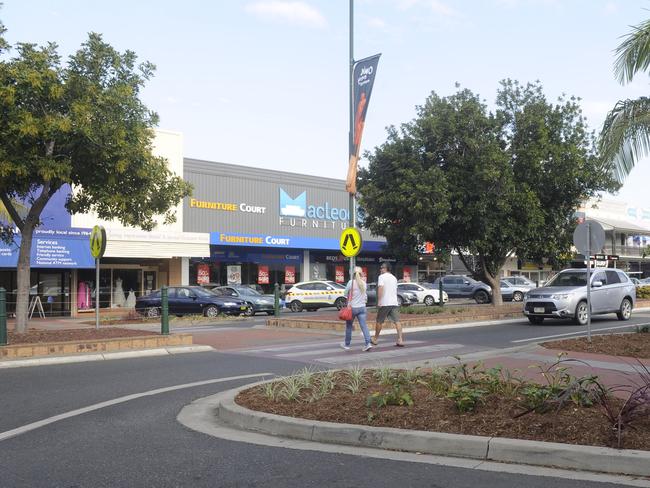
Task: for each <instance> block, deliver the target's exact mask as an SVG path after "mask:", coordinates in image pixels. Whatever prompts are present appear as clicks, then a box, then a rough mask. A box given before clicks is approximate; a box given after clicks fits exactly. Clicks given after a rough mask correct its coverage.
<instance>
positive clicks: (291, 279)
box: [284, 266, 296, 285]
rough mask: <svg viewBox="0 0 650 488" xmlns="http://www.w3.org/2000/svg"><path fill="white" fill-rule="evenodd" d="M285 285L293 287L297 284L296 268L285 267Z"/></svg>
mask: <svg viewBox="0 0 650 488" xmlns="http://www.w3.org/2000/svg"><path fill="white" fill-rule="evenodd" d="M284 283H285V284H286V285H293V284H295V283H296V267H295V266H285V267H284Z"/></svg>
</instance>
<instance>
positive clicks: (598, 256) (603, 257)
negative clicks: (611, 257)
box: [595, 254, 607, 261]
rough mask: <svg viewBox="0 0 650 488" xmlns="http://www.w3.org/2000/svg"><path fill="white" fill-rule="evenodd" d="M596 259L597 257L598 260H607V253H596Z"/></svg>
mask: <svg viewBox="0 0 650 488" xmlns="http://www.w3.org/2000/svg"><path fill="white" fill-rule="evenodd" d="M595 259H596V261H606V260H607V255H605V254H596V256H595Z"/></svg>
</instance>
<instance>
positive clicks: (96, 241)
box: [90, 225, 106, 259]
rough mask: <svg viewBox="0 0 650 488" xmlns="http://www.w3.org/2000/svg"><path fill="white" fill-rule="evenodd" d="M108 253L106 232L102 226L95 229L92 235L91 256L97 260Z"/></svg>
mask: <svg viewBox="0 0 650 488" xmlns="http://www.w3.org/2000/svg"><path fill="white" fill-rule="evenodd" d="M105 251H106V230H105V229H104V228H103V227H102V226H101V225H96V226H95V227H93V230H92V232H91V233H90V254H92V256H93V257H94V258H95V259H100V258H102V257H103V256H104V252H105Z"/></svg>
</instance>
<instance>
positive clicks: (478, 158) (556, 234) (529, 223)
mask: <svg viewBox="0 0 650 488" xmlns="http://www.w3.org/2000/svg"><path fill="white" fill-rule="evenodd" d="M367 156H368V159H369V165H368V167H367V168H364V169H362V170H361V171H360V173H359V191H360V194H361V197H360V204H361V206H362V207H363V209H364V211H365V213H366V218H365V225H366V226H367V227H368V228H370V230H372V231H373V232H375V233H377V234H380V235H384V236H386V238H387V241H388V245H389V247H390V248H391V249H392V250H393V251H395V252H398V253H399V254H400V255H402V256H409V255H410V256H411V257H413V256H414V255H415V253H416V249H417V245H418V243H422V242H424V241H432V242H435V243H436V248H441V247H443V248H449V249H453V250H454V251H455V252H456V253H458V255H459V257H460V258H461V260H463V262H464V263H465V265H466V267H467V268H468V269H469V270H470V271H471V272H472V274H473V275H474V277H476V278H478V279H481V280H483V281H485V282H487V283H488V284H490V285H491V286H492V288H493V292H494V298H495V303H500V302H501V297H500V292H499V276H500V271H501V268H502V267H503V265H504V264H505V262H506V260H507V258H508V257H509V256H512V255H514V254H516V255H517V256H519V257H521V258H527V259H531V260H534V261H536V262H540V263H541V262H542V261H549V260H550V261H552V262H555V261H557V260H558V259H560V256H562V255H563V254H565V253H567V251H569V249H570V245H571V233H572V232H573V228H574V226H575V222H574V219H573V214H574V212H575V210H576V209H577V207H578V206H579V205H580V203H581V202H582V201H583V200H584V199H586V198H589V197H591V196H594V195H595V194H596V193H597V192H599V191H602V190H613V189H615V188H616V187H617V185H616V182H615V181H614V180H613V179H612V177H611V173H610V172H609V170H608V168H607V167H604V166H603V165H602V164H601V162H600V159H599V158H598V157H597V154H596V151H595V146H594V137H593V134H591V133H589V131H588V129H587V125H586V122H585V120H584V118H583V117H582V116H581V111H580V107H579V103H578V100H577V99H575V98H573V97H570V98H566V97H562V98H560V99H559V100H558V101H557V102H556V103H554V104H553V103H549V102H548V101H547V99H546V97H545V95H544V93H543V90H542V86H541V84H539V83H533V84H527V85H522V84H520V83H518V82H516V81H512V80H505V81H503V82H501V87H500V89H499V90H498V92H497V97H496V110H494V111H493V112H492V111H489V110H488V108H487V106H486V104H485V103H484V102H483V101H482V100H481V99H480V97H479V96H478V95H477V94H474V93H473V92H471V91H470V90H468V89H461V88H458V90H457V92H456V93H454V94H453V95H450V96H448V97H440V96H439V95H437V94H436V93H432V94H431V95H430V96H429V97H428V98H427V99H426V101H425V103H424V105H422V106H420V107H417V116H416V118H415V119H413V120H412V121H410V122H408V123H405V124H403V125H401V126H400V128H399V129H397V128H395V127H390V128H389V129H388V137H387V140H386V142H385V143H384V144H382V145H381V146H379V147H377V148H375V150H374V151H372V152H370V153H369V154H368V155H367ZM404 236H406V237H404ZM469 256H475V257H476V259H472V260H470V259H468V258H469Z"/></svg>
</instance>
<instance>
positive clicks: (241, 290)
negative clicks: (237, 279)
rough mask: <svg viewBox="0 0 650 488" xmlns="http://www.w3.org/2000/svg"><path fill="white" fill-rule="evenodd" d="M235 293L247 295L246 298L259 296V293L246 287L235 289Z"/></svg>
mask: <svg viewBox="0 0 650 488" xmlns="http://www.w3.org/2000/svg"><path fill="white" fill-rule="evenodd" d="M237 291H238V292H239V293H241V294H242V295H248V296H260V295H261V293H260V292H259V291H257V290H253V289H252V288H248V287H247V286H242V287H241V288H237Z"/></svg>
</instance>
